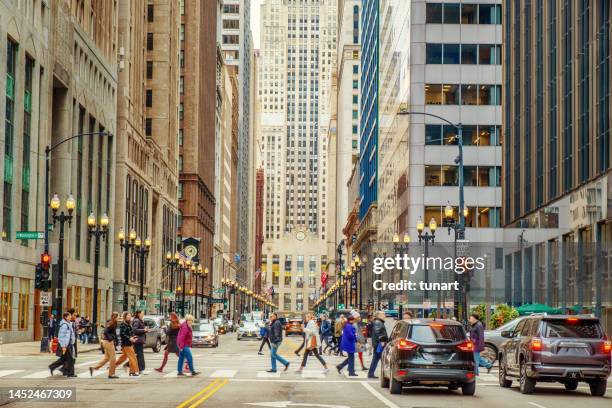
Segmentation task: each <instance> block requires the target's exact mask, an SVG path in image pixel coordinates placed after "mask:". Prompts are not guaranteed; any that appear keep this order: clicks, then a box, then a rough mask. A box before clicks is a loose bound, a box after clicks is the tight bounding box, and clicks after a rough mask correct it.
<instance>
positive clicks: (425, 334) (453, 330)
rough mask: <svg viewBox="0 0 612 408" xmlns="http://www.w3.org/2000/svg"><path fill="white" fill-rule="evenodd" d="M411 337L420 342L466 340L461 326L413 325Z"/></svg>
mask: <svg viewBox="0 0 612 408" xmlns="http://www.w3.org/2000/svg"><path fill="white" fill-rule="evenodd" d="M410 339H411V340H414V341H416V342H419V343H441V342H455V341H461V340H465V332H464V331H463V329H462V328H461V326H454V325H453V326H446V325H436V326H430V325H412V330H411V332H410Z"/></svg>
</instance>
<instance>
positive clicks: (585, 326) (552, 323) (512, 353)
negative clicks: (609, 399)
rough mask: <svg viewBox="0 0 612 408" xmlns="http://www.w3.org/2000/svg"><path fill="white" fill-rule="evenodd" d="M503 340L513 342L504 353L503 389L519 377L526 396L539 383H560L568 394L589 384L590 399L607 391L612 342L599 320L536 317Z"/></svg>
mask: <svg viewBox="0 0 612 408" xmlns="http://www.w3.org/2000/svg"><path fill="white" fill-rule="evenodd" d="M502 336H503V337H504V338H506V339H508V340H507V341H506V342H504V343H503V344H502V346H501V349H500V351H499V385H501V386H502V387H505V388H508V387H510V386H511V385H512V381H513V380H514V379H516V380H518V382H519V388H520V390H521V392H522V393H523V394H531V393H532V392H533V391H534V389H535V386H536V383H537V382H560V383H562V384H564V385H565V389H566V390H568V391H573V390H575V389H576V388H577V387H578V383H579V382H586V383H587V384H589V387H590V389H591V395H594V396H603V395H604V394H605V393H606V388H607V378H608V377H609V376H610V364H611V357H610V354H611V351H612V342H610V341H609V340H607V338H606V335H605V334H604V331H603V328H602V327H601V324H600V323H599V319H598V318H596V317H592V316H583V315H581V316H569V315H556V316H548V315H531V316H527V317H526V318H525V319H523V320H522V321H521V322H519V324H518V325H517V326H516V327H515V328H514V330H512V331H509V330H505V331H503V332H502Z"/></svg>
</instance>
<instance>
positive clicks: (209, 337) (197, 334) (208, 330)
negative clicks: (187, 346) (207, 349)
mask: <svg viewBox="0 0 612 408" xmlns="http://www.w3.org/2000/svg"><path fill="white" fill-rule="evenodd" d="M191 330H192V331H193V340H192V345H193V347H198V346H202V347H204V346H211V347H219V332H218V331H217V329H216V327H215V325H214V324H212V323H194V324H193V325H192V326H191Z"/></svg>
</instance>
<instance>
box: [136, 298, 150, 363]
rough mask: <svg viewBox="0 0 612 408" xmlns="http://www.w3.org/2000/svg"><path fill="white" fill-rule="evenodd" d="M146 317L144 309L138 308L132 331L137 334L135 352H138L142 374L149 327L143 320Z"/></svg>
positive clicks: (137, 356) (137, 357)
mask: <svg viewBox="0 0 612 408" xmlns="http://www.w3.org/2000/svg"><path fill="white" fill-rule="evenodd" d="M143 317H144V312H143V311H142V310H137V311H136V313H134V318H133V319H132V331H133V332H134V335H135V336H136V341H135V342H134V352H135V353H136V359H137V360H138V371H139V372H140V374H142V373H143V372H144V370H145V358H144V345H145V343H146V342H147V332H148V331H149V328H148V327H146V326H145V324H144V322H143V321H142V319H143Z"/></svg>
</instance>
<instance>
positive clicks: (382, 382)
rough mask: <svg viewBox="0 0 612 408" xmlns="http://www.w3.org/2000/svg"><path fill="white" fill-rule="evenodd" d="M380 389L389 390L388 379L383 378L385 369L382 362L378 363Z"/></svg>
mask: <svg viewBox="0 0 612 408" xmlns="http://www.w3.org/2000/svg"><path fill="white" fill-rule="evenodd" d="M380 387H381V388H389V379H388V378H387V377H385V367H384V365H383V363H382V361H381V362H380Z"/></svg>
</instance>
